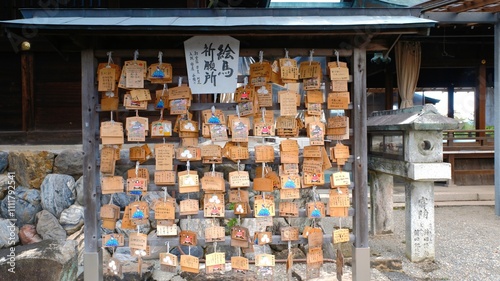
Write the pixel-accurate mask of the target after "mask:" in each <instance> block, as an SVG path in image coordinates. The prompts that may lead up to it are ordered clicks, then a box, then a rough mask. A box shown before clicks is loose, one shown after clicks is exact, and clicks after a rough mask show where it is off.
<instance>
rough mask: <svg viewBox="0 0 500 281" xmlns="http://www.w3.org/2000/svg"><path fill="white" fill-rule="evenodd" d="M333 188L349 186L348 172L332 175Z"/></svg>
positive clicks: (349, 177) (349, 176)
mask: <svg viewBox="0 0 500 281" xmlns="http://www.w3.org/2000/svg"><path fill="white" fill-rule="evenodd" d="M331 182H332V183H333V186H348V185H351V175H350V174H349V173H348V172H336V173H333V174H332V180H331Z"/></svg>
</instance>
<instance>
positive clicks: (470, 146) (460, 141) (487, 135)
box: [443, 130, 494, 151]
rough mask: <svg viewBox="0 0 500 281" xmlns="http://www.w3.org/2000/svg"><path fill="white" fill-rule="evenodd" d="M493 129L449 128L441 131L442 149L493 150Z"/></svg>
mask: <svg viewBox="0 0 500 281" xmlns="http://www.w3.org/2000/svg"><path fill="white" fill-rule="evenodd" d="M493 137H494V130H449V131H444V132H443V140H444V142H443V149H444V151H457V150H461V151H464V150H465V151H466V150H494V139H493Z"/></svg>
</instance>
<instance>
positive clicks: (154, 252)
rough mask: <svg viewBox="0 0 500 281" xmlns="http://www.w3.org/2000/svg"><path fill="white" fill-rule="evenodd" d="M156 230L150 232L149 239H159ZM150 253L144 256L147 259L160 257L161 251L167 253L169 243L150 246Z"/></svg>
mask: <svg viewBox="0 0 500 281" xmlns="http://www.w3.org/2000/svg"><path fill="white" fill-rule="evenodd" d="M157 239H158V236H157V235H156V230H153V231H151V232H150V233H149V234H148V241H152V240H157ZM149 251H150V255H149V256H145V257H143V259H145V260H151V259H159V258H160V253H165V252H166V251H167V245H160V246H149Z"/></svg>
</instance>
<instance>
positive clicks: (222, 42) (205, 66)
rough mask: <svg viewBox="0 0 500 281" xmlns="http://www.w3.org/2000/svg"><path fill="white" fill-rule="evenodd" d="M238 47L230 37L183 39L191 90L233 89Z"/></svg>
mask: <svg viewBox="0 0 500 281" xmlns="http://www.w3.org/2000/svg"><path fill="white" fill-rule="evenodd" d="M239 49H240V42H239V41H238V40H236V39H234V38H232V37H230V36H195V37H192V38H190V39H188V40H186V41H184V52H185V55H186V65H187V70H188V79H189V86H190V87H191V91H192V93H194V94H202V93H229V92H234V91H235V89H236V83H237V76H238V58H239Z"/></svg>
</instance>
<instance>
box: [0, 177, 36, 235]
mask: <svg viewBox="0 0 500 281" xmlns="http://www.w3.org/2000/svg"><path fill="white" fill-rule="evenodd" d="M9 203H10V204H13V203H14V204H15V205H14V207H15V209H13V208H12V207H13V206H12V205H10V208H9ZM41 210H42V205H41V197H40V191H39V190H38V189H27V188H25V187H22V186H18V187H17V188H16V189H15V192H14V194H13V195H12V197H10V196H7V197H5V198H4V199H3V200H2V203H1V207H0V211H1V213H2V217H4V218H8V219H10V218H13V217H12V215H14V217H15V219H17V221H16V225H17V226H18V227H21V226H23V225H25V224H34V223H35V216H36V214H37V213H38V212H40V211H41Z"/></svg>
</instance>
